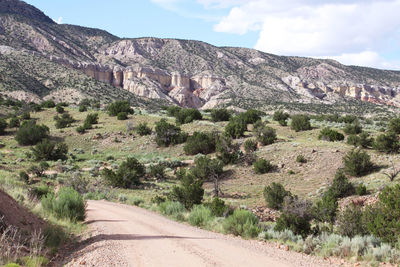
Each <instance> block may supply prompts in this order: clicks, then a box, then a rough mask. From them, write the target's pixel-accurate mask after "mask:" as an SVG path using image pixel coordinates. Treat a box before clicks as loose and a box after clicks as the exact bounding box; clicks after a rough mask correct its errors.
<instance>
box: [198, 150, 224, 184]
mask: <svg viewBox="0 0 400 267" xmlns="http://www.w3.org/2000/svg"><path fill="white" fill-rule="evenodd" d="M223 167H224V165H223V163H222V162H221V161H220V160H218V159H211V158H210V157H207V156H200V157H197V158H196V159H195V160H194V167H192V168H191V169H190V171H191V173H192V174H193V175H194V176H195V177H196V178H199V179H201V180H202V181H213V179H215V178H217V179H218V177H219V176H220V175H221V174H222V173H223Z"/></svg>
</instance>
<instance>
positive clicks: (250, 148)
mask: <svg viewBox="0 0 400 267" xmlns="http://www.w3.org/2000/svg"><path fill="white" fill-rule="evenodd" d="M243 146H244V151H245V152H246V153H252V152H254V151H256V150H257V142H256V141H254V140H253V139H247V140H246V141H245V142H244V145H243Z"/></svg>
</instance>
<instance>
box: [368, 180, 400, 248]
mask: <svg viewBox="0 0 400 267" xmlns="http://www.w3.org/2000/svg"><path fill="white" fill-rule="evenodd" d="M399 218H400V185H394V186H391V187H389V186H388V187H386V188H385V189H383V191H382V192H381V193H380V194H379V202H378V203H376V204H375V205H373V206H370V207H367V208H366V210H365V212H364V214H363V220H364V224H365V225H366V228H367V231H368V232H369V233H370V234H371V235H374V236H376V237H379V238H381V239H382V241H384V242H388V243H391V244H395V243H396V242H398V240H399V237H400V223H399Z"/></svg>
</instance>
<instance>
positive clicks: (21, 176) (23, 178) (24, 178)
mask: <svg viewBox="0 0 400 267" xmlns="http://www.w3.org/2000/svg"><path fill="white" fill-rule="evenodd" d="M19 179H20V180H21V181H24V182H25V183H27V182H29V175H28V174H27V173H26V172H25V171H20V172H19Z"/></svg>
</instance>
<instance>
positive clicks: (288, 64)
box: [0, 0, 400, 108]
mask: <svg viewBox="0 0 400 267" xmlns="http://www.w3.org/2000/svg"><path fill="white" fill-rule="evenodd" d="M0 45H2V47H3V49H0V56H3V57H6V58H7V59H8V60H9V61H13V62H15V61H18V60H16V57H18V56H15V54H16V53H8V54H7V53H5V52H4V51H5V50H7V49H6V48H7V47H9V48H12V49H14V51H20V53H25V54H31V55H34V57H40V58H41V60H43V61H48V62H51V63H49V65H51V64H57V65H59V66H63V67H60V71H62V73H59V74H58V75H60V76H65V75H66V74H67V73H69V72H70V71H79V72H81V73H83V74H85V75H87V76H88V77H89V78H90V79H92V80H96V81H99V82H101V83H103V84H104V85H102V86H101V87H106V88H107V90H116V91H118V90H123V91H125V92H126V93H127V94H130V95H133V96H138V97H144V98H150V99H154V100H157V101H163V102H164V101H165V102H170V103H176V104H179V105H181V106H186V107H196V108H212V107H215V106H229V105H235V106H240V107H242V108H247V107H250V106H251V107H253V106H254V105H257V106H258V107H259V108H262V106H263V105H265V104H266V103H273V102H276V103H278V102H279V103H285V102H286V103H316V104H334V103H338V102H343V101H347V99H350V98H351V99H357V100H360V101H365V102H370V103H377V104H386V105H392V106H400V97H399V92H400V72H397V71H386V70H378V69H372V68H363V67H355V66H344V65H342V64H340V63H338V62H336V61H333V60H323V59H311V58H301V57H283V56H275V55H271V54H267V53H263V52H260V51H257V50H254V49H246V48H232V47H215V46H212V45H210V44H207V43H204V42H200V41H188V40H176V39H158V38H137V39H120V38H118V37H116V36H113V35H111V34H109V33H107V32H105V31H102V30H97V29H89V28H84V27H79V26H73V25H63V24H61V25H58V24H56V23H54V22H53V21H49V18H48V17H47V16H46V15H44V14H43V13H42V12H41V11H39V10H37V9H36V8H34V7H32V6H30V5H28V4H26V3H24V2H22V1H19V0H0ZM1 51H3V52H1ZM18 62H20V61H18ZM33 64H34V63H33ZM20 65H21V63H19V66H20ZM0 67H1V66H0ZM21 68H23V70H22V71H21V72H24V73H27V74H28V75H30V76H32V79H33V80H36V82H38V83H40V84H41V85H42V86H43V90H42V91H43V92H47V91H49V92H50V91H53V90H57V88H58V87H60V86H61V87H65V84H60V82H57V83H58V84H57V83H55V82H54V81H50V82H49V79H45V78H46V74H45V73H46V71H44V73H40V75H39V74H38V73H36V74H34V75H32V70H31V69H30V68H28V67H27V66H21ZM74 73H75V72H74ZM2 76H4V73H3V75H1V73H0V89H1V90H3V91H5V90H25V91H26V90H28V91H30V92H31V91H32V90H30V89H29V86H25V87H22V86H20V87H21V88H18V86H17V87H11V86H9V84H6V81H8V80H13V84H14V85H15V84H20V82H19V81H15V79H12V78H10V77H3V79H1V77H2ZM38 76H40V77H38ZM78 76H79V75H78ZM19 79H20V78H19ZM80 79H82V78H78V79H77V80H74V83H73V84H80V85H81V84H82V82H81V81H80ZM50 80H51V79H50ZM93 84H96V83H94V82H93ZM74 86H75V87H76V85H74ZM74 86H72V87H74ZM70 87H71V86H70ZM78 87H79V88H81V87H82V89H79V90H83V91H84V90H85V89H84V86H78ZM112 88H114V89H112ZM72 89H73V88H72ZM44 94H48V92H47V93H44ZM38 97H39V98H42V97H44V95H40V94H39V95H38ZM263 103H264V104H263Z"/></svg>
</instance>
